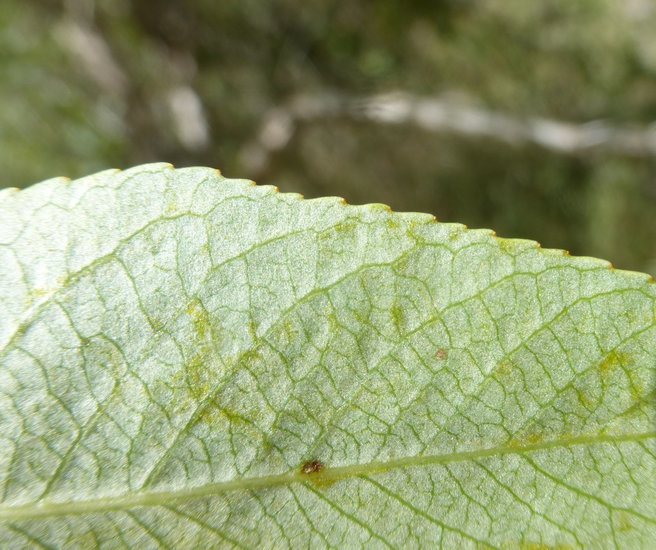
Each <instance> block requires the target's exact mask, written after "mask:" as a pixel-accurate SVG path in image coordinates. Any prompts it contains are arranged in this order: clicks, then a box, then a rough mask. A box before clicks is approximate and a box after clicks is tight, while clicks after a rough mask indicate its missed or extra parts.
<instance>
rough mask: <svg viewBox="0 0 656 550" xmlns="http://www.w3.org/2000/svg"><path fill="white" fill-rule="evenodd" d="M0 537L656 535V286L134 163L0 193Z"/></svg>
mask: <svg viewBox="0 0 656 550" xmlns="http://www.w3.org/2000/svg"><path fill="white" fill-rule="evenodd" d="M0 313H1V314H0V365H1V368H0V442H1V443H0V444H1V449H2V452H1V453H0V490H1V495H2V501H1V503H0V542H1V544H0V546H2V547H4V548H22V547H26V546H27V547H40V546H43V547H57V548H63V547H67V548H94V547H105V548H116V547H133V548H158V547H163V548H167V547H170V548H212V547H231V546H235V547H242V548H271V547H291V548H309V547H311V548H320V547H362V546H366V547H371V548H384V547H405V548H417V547H444V548H488V547H491V548H504V549H505V548H578V547H585V548H611V547H617V548H654V547H656V414H655V411H656V401H655V399H656V394H655V389H654V387H655V376H654V374H655V372H656V350H655V348H656V285H654V284H653V280H651V279H650V278H649V277H648V276H646V275H641V274H637V273H630V272H621V271H615V270H614V269H613V268H612V266H610V264H608V263H607V262H604V261H601V260H596V259H592V258H573V257H569V256H568V255H567V253H564V252H562V251H555V250H542V249H540V247H539V245H537V244H536V243H534V242H530V241H523V240H508V239H500V238H497V237H496V236H495V235H494V233H492V232H491V231H487V230H482V231H481V230H475V231H473V230H468V229H467V228H465V227H463V226H461V225H457V224H442V223H436V222H435V220H434V218H433V217H432V216H429V215H425V214H398V213H393V212H390V210H389V209H388V208H387V207H384V206H382V205H375V204H370V205H366V206H347V205H345V204H344V202H343V201H342V200H341V199H337V198H323V199H317V200H302V198H301V197H300V196H298V195H291V194H279V193H277V190H275V189H274V188H271V187H257V186H255V185H253V184H251V183H250V182H247V181H242V180H227V179H224V178H222V177H221V176H220V175H219V174H218V173H217V172H216V171H214V170H210V169H207V168H187V169H180V170H173V169H171V167H170V166H168V165H162V164H154V165H146V166H141V167H137V168H134V169H131V170H128V171H126V172H117V171H108V172H102V173H100V174H96V175H94V176H90V177H88V178H84V179H80V180H76V181H72V182H70V181H68V180H64V179H54V180H49V181H47V182H43V183H41V184H38V185H35V186H33V187H31V188H28V189H26V190H24V191H21V192H17V191H15V190H5V191H3V192H1V193H0Z"/></svg>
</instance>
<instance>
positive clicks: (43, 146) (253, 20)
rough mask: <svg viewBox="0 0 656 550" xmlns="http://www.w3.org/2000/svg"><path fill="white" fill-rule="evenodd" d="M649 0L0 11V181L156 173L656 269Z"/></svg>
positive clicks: (188, 4)
mask: <svg viewBox="0 0 656 550" xmlns="http://www.w3.org/2000/svg"><path fill="white" fill-rule="evenodd" d="M654 29H656V3H655V2H653V1H652V0H577V1H576V2H572V1H571V0H545V1H542V2H527V1H526V0H417V1H415V2H407V1H403V0H379V1H377V2H367V1H364V0H349V1H348V2H343V1H339V0H323V1H318V0H239V1H237V0H235V1H228V0H226V1H223V0H222V1H217V0H186V1H174V0H138V1H133V2H130V1H128V0H68V1H66V0H2V2H0V187H8V186H9V187H24V186H27V185H29V184H31V183H34V182H36V181H40V180H42V179H45V178H49V177H52V176H56V175H65V176H69V177H73V178H75V177H79V176H83V175H86V174H88V173H92V172H94V171H98V170H102V169H105V168H109V167H119V168H126V167H129V166H131V165H135V164H140V163H144V162H151V161H169V162H172V163H174V164H175V165H176V166H178V167H182V166H190V165H208V166H212V167H216V168H220V169H221V171H222V172H223V174H224V175H226V176H228V177H242V178H249V179H254V180H256V181H257V182H258V183H262V184H271V185H277V186H278V187H279V188H280V189H281V190H282V191H296V192H299V193H302V194H304V195H305V196H306V197H315V196H321V195H339V196H343V197H345V198H346V199H347V200H348V201H349V202H350V203H354V204H357V203H365V202H383V203H387V204H389V205H391V206H392V207H393V208H394V209H395V210H399V211H405V210H414V211H421V212H431V213H433V214H435V215H436V216H437V217H438V218H439V219H440V220H441V221H458V222H462V223H465V224H467V225H469V226H470V227H488V228H492V229H494V230H496V231H497V232H498V233H499V234H500V235H501V236H504V237H523V238H530V239H535V240H538V241H540V242H541V243H542V244H543V246H545V247H555V248H565V249H569V250H570V251H571V252H572V253H573V254H578V255H593V256H599V257H603V258H606V259H608V260H610V261H612V262H613V263H614V264H615V266H616V267H618V268H624V269H635V270H641V271H647V272H649V273H651V274H656V239H655V238H654V237H656V124H655V123H654V121H656V32H654Z"/></svg>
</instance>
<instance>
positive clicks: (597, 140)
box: [241, 92, 656, 177]
mask: <svg viewBox="0 0 656 550" xmlns="http://www.w3.org/2000/svg"><path fill="white" fill-rule="evenodd" d="M335 117H345V118H350V119H354V120H362V121H369V122H376V123H380V124H405V125H414V126H417V127H419V128H422V129H424V130H427V131H430V132H454V133H458V134H462V135H470V136H474V137H487V138H492V139H497V140H500V141H502V142H506V143H509V144H513V145H522V144H526V143H531V144H535V145H539V146H541V147H544V148H546V149H549V150H553V151H556V152H559V153H565V154H570V155H576V154H580V153H584V152H586V151H589V150H591V149H602V150H606V151H609V152H612V153H616V154H620V155H625V156H630V157H648V156H656V123H653V124H651V125H649V126H647V127H642V128H641V127H625V126H616V125H613V124H610V123H608V122H606V121H604V120H595V121H591V122H587V123H582V124H576V123H572V122H566V121H561V120H553V119H547V118H539V117H523V118H522V117H518V116H513V115H508V114H505V113H501V112H495V111H490V110H486V109H480V108H475V107H469V106H463V105H460V104H458V103H456V102H455V101H452V100H445V99H441V98H436V97H422V96H418V95H413V94H410V93H406V92H395V93H389V94H377V95H372V96H368V97H353V96H348V95H340V94H336V93H326V94H317V95H298V96H295V97H293V98H292V99H291V100H290V101H288V102H287V103H285V104H284V105H280V106H276V107H274V108H272V109H270V110H269V112H268V113H267V114H266V115H265V117H264V122H263V124H262V125H261V127H260V129H259V131H258V133H257V137H256V139H255V140H254V141H252V142H251V143H249V144H247V145H246V146H245V147H244V148H243V149H242V151H241V162H242V163H243V165H244V167H245V168H246V170H247V171H248V173H250V174H254V175H255V177H257V175H259V174H261V173H262V172H263V171H264V170H265V169H266V167H267V165H268V164H269V157H270V156H271V155H272V154H274V153H275V152H276V151H280V150H282V149H284V148H285V147H286V146H287V144H288V143H289V141H290V140H291V138H292V136H293V135H294V132H295V131H296V128H297V126H298V125H299V124H301V123H305V122H316V121H319V120H321V119H325V118H335Z"/></svg>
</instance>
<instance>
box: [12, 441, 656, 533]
mask: <svg viewBox="0 0 656 550" xmlns="http://www.w3.org/2000/svg"><path fill="white" fill-rule="evenodd" d="M654 438H656V431H654V432H647V433H641V434H625V435H608V434H600V435H596V436H584V437H575V438H570V439H567V440H555V441H546V442H540V443H535V444H530V445H522V446H516V447H515V446H508V445H504V446H499V447H492V448H487V449H480V450H476V451H467V452H458V453H449V454H444V455H431V456H414V457H405V458H399V459H396V460H390V461H388V462H370V463H367V464H355V465H351V466H342V467H336V468H330V467H326V469H324V470H323V471H322V472H319V473H315V474H311V475H310V476H308V475H306V474H302V473H301V472H300V469H298V470H294V471H292V472H287V473H285V474H279V475H272V476H262V477H251V478H246V479H238V480H233V481H224V482H220V483H211V484H208V485H203V486H201V487H192V488H189V489H180V490H177V491H161V492H137V493H129V494H125V495H122V496H118V497H106V498H98V499H91V500H80V501H75V502H63V503H57V502H44V503H36V504H27V505H20V506H7V505H4V506H3V505H0V521H25V520H31V519H39V518H46V517H55V516H75V515H83V514H97V513H103V512H111V511H116V510H128V509H131V508H138V507H142V506H161V505H165V504H170V503H172V502H176V501H180V500H192V499H196V498H202V497H206V496H211V495H217V494H221V493H226V492H229V491H240V490H244V491H248V490H256V489H265V488H269V487H278V486H283V485H290V484H292V483H307V482H313V483H317V484H319V485H326V486H327V485H330V484H332V483H334V482H337V481H341V480H344V479H348V478H353V477H358V476H364V475H371V474H376V473H381V472H386V471H389V470H394V469H399V468H412V467H417V466H431V465H437V464H450V463H454V462H466V461H476V460H478V459H482V458H487V457H491V456H502V455H508V454H519V455H521V454H524V453H529V452H536V451H544V450H550V449H555V448H564V447H575V446H590V445H600V444H606V443H609V444H618V443H627V442H638V441H644V440H646V439H654ZM299 468H300V465H299Z"/></svg>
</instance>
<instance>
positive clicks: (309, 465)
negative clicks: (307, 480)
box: [301, 460, 325, 475]
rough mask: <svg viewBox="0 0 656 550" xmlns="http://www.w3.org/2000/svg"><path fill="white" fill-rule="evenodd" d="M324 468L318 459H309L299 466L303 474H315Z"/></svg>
mask: <svg viewBox="0 0 656 550" xmlns="http://www.w3.org/2000/svg"><path fill="white" fill-rule="evenodd" d="M324 468H325V466H324V464H322V463H321V462H319V461H318V460H309V461H308V462H306V463H305V464H303V466H301V473H302V474H305V475H311V474H317V473H319V472H320V471H321V470H323V469H324Z"/></svg>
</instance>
